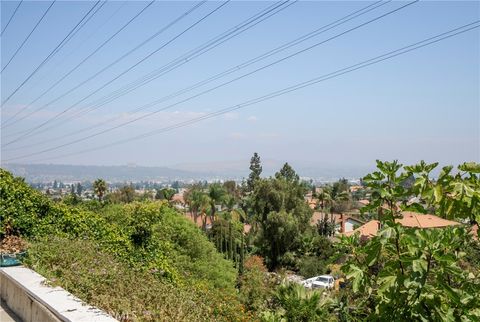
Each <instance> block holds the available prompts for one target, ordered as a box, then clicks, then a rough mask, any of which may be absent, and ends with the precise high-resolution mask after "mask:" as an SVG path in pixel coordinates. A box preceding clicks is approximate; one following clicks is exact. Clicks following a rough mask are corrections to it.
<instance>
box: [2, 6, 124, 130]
mask: <svg viewBox="0 0 480 322" xmlns="http://www.w3.org/2000/svg"><path fill="white" fill-rule="evenodd" d="M107 1H108V0H105V2H107ZM128 1H129V0H124V1H122V4H121V5H120V6H118V7H117V8H116V9H115V11H114V12H112V13H111V14H110V15H109V16H108V18H106V19H102V21H101V23H100V25H98V26H96V27H95V28H94V29H93V30H92V31H91V32H89V33H88V34H87V35H86V36H85V37H83V39H82V41H80V42H79V43H78V44H77V45H76V46H75V47H74V48H72V49H71V50H70V51H69V52H68V54H66V55H64V56H63V57H61V59H60V60H58V61H57V62H55V65H54V66H52V67H53V68H52V69H50V70H49V71H48V72H44V73H43V75H42V76H41V77H37V79H36V82H35V83H34V84H32V85H31V86H30V88H29V89H27V90H26V91H27V92H30V91H31V90H32V89H33V88H37V87H38V86H39V84H44V83H45V81H46V79H47V77H49V76H51V75H53V73H54V71H57V70H59V69H61V68H62V67H63V65H64V64H65V63H66V62H68V59H69V58H70V57H71V56H72V55H73V54H75V53H78V52H79V49H80V48H82V47H84V46H85V43H86V42H87V41H88V40H91V39H92V37H93V35H94V34H96V33H98V32H99V31H100V30H101V29H102V28H103V27H105V25H107V24H108V23H109V22H110V20H112V18H113V17H114V16H115V15H117V14H118V13H119V12H120V11H121V9H123V7H124V6H125V5H126V4H127V2H128ZM110 3H111V2H110ZM30 104H31V103H30ZM28 107H30V106H29V104H28V105H26V106H25V108H23V107H22V109H21V110H22V111H24V110H25V109H26V108H28ZM19 112H20V111H19ZM19 112H17V113H15V115H14V116H11V117H10V119H9V120H6V121H4V122H3V123H2V125H1V128H2V129H3V128H6V127H8V126H10V123H8V124H7V121H9V122H10V121H11V120H12V119H13V118H14V117H16V116H17V115H18V114H20V113H19ZM11 122H12V123H14V124H15V123H16V120H13V121H11Z"/></svg>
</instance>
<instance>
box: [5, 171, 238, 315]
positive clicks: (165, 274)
mask: <svg viewBox="0 0 480 322" xmlns="http://www.w3.org/2000/svg"><path fill="white" fill-rule="evenodd" d="M0 174H1V180H0V194H1V197H2V198H1V200H0V207H1V208H0V209H2V211H1V222H0V226H1V227H2V236H4V235H5V234H7V233H15V234H19V235H22V236H24V237H25V238H28V239H29V240H30V241H31V242H32V244H33V245H35V246H33V248H32V251H31V252H30V258H29V263H31V265H33V266H34V267H35V269H38V270H39V271H41V272H45V273H48V274H47V275H48V276H54V277H56V278H58V279H59V280H61V285H66V287H67V288H68V289H72V290H74V291H75V292H74V293H77V291H78V293H79V295H82V294H84V293H83V292H87V289H90V288H92V287H93V290H91V291H89V292H95V287H94V286H93V285H92V281H91V280H90V278H87V277H85V278H83V279H82V278H80V279H75V278H74V276H73V275H74V273H73V272H71V274H73V275H71V276H70V277H68V276H69V275H68V274H66V273H65V272H63V271H62V270H61V269H60V268H58V267H57V264H54V263H56V262H57V261H58V262H61V261H62V260H63V257H64V256H65V257H66V255H65V254H62V252H61V249H62V248H61V247H59V245H61V244H65V245H70V244H71V243H76V241H81V242H82V243H85V245H87V246H85V247H86V248H87V249H85V254H87V253H88V252H90V253H91V254H92V255H91V256H95V257H99V259H98V260H92V261H91V262H87V263H85V262H84V258H83V255H85V254H83V253H82V252H80V251H75V252H73V248H72V249H71V250H72V252H73V253H71V254H70V255H69V256H71V257H69V258H70V260H71V261H72V262H71V263H69V265H73V266H76V265H79V266H81V265H86V266H85V269H86V270H87V272H89V270H97V269H98V264H99V263H102V262H101V259H102V258H109V259H111V261H114V262H115V263H116V264H115V265H116V266H118V267H120V266H122V270H131V271H133V272H136V273H132V274H133V275H130V276H135V274H137V273H138V274H140V275H141V276H146V275H148V276H149V277H148V278H147V279H146V280H145V281H150V280H151V279H152V278H155V279H156V280H158V281H159V283H161V284H162V285H167V284H168V285H171V286H168V287H167V286H165V290H170V292H177V291H178V289H185V292H190V293H191V297H192V298H197V299H198V298H202V299H203V300H204V301H210V303H209V308H208V310H209V313H210V314H209V316H208V317H204V319H215V320H217V319H218V320H237V319H243V318H242V316H243V314H242V306H241V305H240V303H239V302H238V300H237V299H236V296H235V289H234V287H235V281H236V270H235V269H234V268H233V265H232V263H231V262H230V261H228V260H226V259H224V258H223V257H222V256H221V255H220V254H219V253H218V252H217V251H216V250H215V247H214V245H213V244H212V243H210V242H209V241H208V238H207V237H206V236H205V235H204V234H203V233H202V232H201V231H200V230H199V229H198V228H196V227H195V226H194V225H193V224H192V223H190V222H189V221H188V220H187V219H186V218H185V217H184V216H183V215H180V214H178V213H177V212H176V211H175V210H173V209H172V208H171V207H169V205H168V204H167V203H165V202H143V203H140V202H134V203H130V204H125V205H121V204H111V205H104V206H102V205H101V204H98V203H97V204H95V203H94V204H92V203H86V204H85V205H83V204H82V205H79V206H77V207H72V206H71V205H67V204H64V203H56V202H53V201H51V200H49V199H48V198H47V197H46V196H43V195H42V194H41V193H39V192H37V191H34V190H33V189H32V188H30V187H29V186H28V185H27V184H26V183H25V182H23V180H20V179H17V178H14V177H13V176H12V175H11V174H10V173H8V172H6V171H4V170H1V173H0ZM46 237H52V239H48V240H45V238H46ZM60 239H61V240H63V242H60V241H59V240H60ZM65 240H69V242H65ZM51 243H53V244H51ZM45 245H51V246H52V247H48V248H45V247H44V246H45ZM55 247H57V248H55ZM49 249H50V250H51V253H50V252H49V251H48V250H49ZM80 249H81V248H80ZM66 251H70V249H69V250H66ZM52 261H53V262H52ZM73 262H75V263H73ZM62 263H63V262H62ZM62 267H63V270H66V269H68V267H70V266H68V265H65V266H62ZM103 269H104V270H108V268H107V267H104V268H103ZM108 274H110V273H108ZM112 274H113V273H112ZM92 278H93V279H95V277H92ZM132 278H133V277H132ZM120 280H121V278H118V281H120ZM105 282H108V281H105ZM128 283H131V281H129V280H125V283H121V284H120V285H119V286H118V287H121V288H125V289H129V287H130V286H128ZM85 294H86V293H85ZM142 294H144V295H145V296H146V297H145V298H141V299H138V300H137V301H138V303H140V301H143V302H144V303H145V304H147V303H149V301H150V300H149V298H148V296H150V295H148V293H142ZM163 295H164V296H172V297H174V298H178V299H179V301H180V300H182V297H176V296H175V295H174V294H170V295H168V293H167V294H163ZM139 296H140V295H139ZM87 300H88V298H87ZM184 300H185V301H190V300H189V299H188V298H185V299H184ZM105 301H112V302H114V303H106V302H99V303H100V304H99V305H100V306H101V307H104V308H106V309H109V310H110V305H113V306H115V307H117V308H119V306H118V302H117V301H118V300H117V298H116V297H115V296H112V297H109V298H108V299H105ZM205 303H207V302H205ZM156 305H161V303H158V304H156ZM178 305H180V306H181V305H187V306H189V305H191V304H189V303H183V304H182V303H178ZM128 308H129V307H128V306H126V307H124V308H122V309H121V311H120V312H121V314H126V316H131V315H133V316H137V317H138V318H139V319H140V320H149V319H150V318H149V317H148V316H147V315H148V314H147V315H145V314H141V313H139V312H138V311H129V309H128ZM163 309H165V308H162V310H163ZM170 309H173V307H172V308H170ZM132 310H133V308H132ZM146 311H148V310H146ZM117 313H118V314H120V313H119V312H117ZM187 317H188V315H185V320H188V318H187ZM127 320H128V319H127Z"/></svg>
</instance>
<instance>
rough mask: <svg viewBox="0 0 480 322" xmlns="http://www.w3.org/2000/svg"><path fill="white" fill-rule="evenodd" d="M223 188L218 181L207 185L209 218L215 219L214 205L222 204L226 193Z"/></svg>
mask: <svg viewBox="0 0 480 322" xmlns="http://www.w3.org/2000/svg"><path fill="white" fill-rule="evenodd" d="M226 193H227V192H226V190H225V188H224V187H223V186H222V185H220V184H219V183H213V184H211V185H210V187H208V197H210V220H211V221H212V223H213V222H214V221H215V212H216V208H215V206H216V205H219V204H222V203H223V200H224V198H225V195H226Z"/></svg>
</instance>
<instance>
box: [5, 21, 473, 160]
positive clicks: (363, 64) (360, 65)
mask: <svg viewBox="0 0 480 322" xmlns="http://www.w3.org/2000/svg"><path fill="white" fill-rule="evenodd" d="M479 23H480V20H476V21H474V22H472V23H469V24H466V25H463V26H461V27H458V28H455V29H452V30H449V31H447V32H444V33H441V34H439V35H436V36H433V37H430V38H427V39H424V40H422V41H419V42H417V43H414V44H412V45H408V46H405V47H402V48H400V49H396V50H394V51H391V52H388V53H386V54H383V55H380V56H377V57H374V58H371V59H368V60H365V61H363V62H361V63H357V64H354V65H351V66H349V67H346V68H342V69H339V70H337V71H335V72H332V73H328V74H325V75H322V76H319V77H316V78H313V79H310V80H308V81H305V82H302V83H299V84H296V85H293V86H289V87H286V88H284V89H281V90H279V91H275V92H272V93H269V94H267V95H264V96H261V97H257V98H255V99H251V100H248V101H245V102H243V103H240V104H237V105H234V106H230V107H227V108H224V109H221V110H218V111H216V112H213V113H209V114H206V115H204V116H201V117H197V118H194V119H191V120H189V121H185V122H180V123H177V124H174V125H171V126H168V127H164V128H161V129H157V130H154V131H150V132H147V133H144V134H141V135H137V136H135V137H132V138H127V139H123V140H119V141H116V142H113V143H109V144H105V145H102V146H98V147H95V148H89V149H85V150H82V151H77V152H74V153H69V154H64V155H61V156H57V157H49V158H43V159H40V160H39V161H41V160H50V159H58V158H63V157H68V156H73V155H78V154H83V153H86V152H92V151H96V150H100V149H105V148H109V147H112V146H115V145H119V144H123V143H127V142H130V141H134V140H139V139H142V138H146V137H149V136H153V135H157V134H161V133H164V132H168V131H172V130H174V129H177V128H181V127H185V126H188V125H191V124H194V123H197V122H200V121H203V120H206V119H210V118H214V117H217V116H220V115H223V114H226V113H229V112H232V111H235V110H239V109H242V108H245V107H248V106H251V105H254V104H258V103H260V102H263V101H266V100H270V99H273V98H275V97H278V96H281V95H285V94H287V93H290V92H293V91H297V90H300V89H302V88H305V87H308V86H312V85H314V84H317V83H320V82H323V81H326V80H329V79H333V78H336V77H339V76H342V75H345V74H347V73H351V72H353V71H356V70H359V69H362V68H365V67H368V66H371V65H374V64H377V63H380V62H382V61H385V60H388V59H392V58H394V57H397V56H400V55H403V54H406V53H409V52H411V51H414V50H417V49H420V48H422V47H425V46H428V45H431V44H434V43H437V42H439V41H442V40H445V39H448V38H451V37H454V36H456V35H459V34H462V33H465V32H467V31H470V30H473V29H475V28H479V27H480V24H479ZM54 149H55V148H50V149H46V150H43V151H39V152H34V153H30V154H27V155H23V156H20V157H16V158H11V159H7V160H5V161H6V162H8V161H12V160H17V159H23V158H26V157H29V156H34V155H38V154H42V153H45V152H49V151H52V150H54Z"/></svg>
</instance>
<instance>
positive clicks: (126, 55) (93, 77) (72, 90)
mask: <svg viewBox="0 0 480 322" xmlns="http://www.w3.org/2000/svg"><path fill="white" fill-rule="evenodd" d="M206 2H207V1H206V0H203V1H201V2H199V3H197V4H195V5H194V6H193V7H192V8H190V9H189V10H187V11H186V12H184V13H183V14H181V15H180V16H179V17H177V18H176V19H174V20H173V21H171V22H170V23H169V24H167V25H166V26H164V27H162V28H161V29H160V30H158V31H157V32H155V33H154V34H152V35H151V36H150V37H148V38H147V39H145V40H144V41H142V42H141V43H140V44H138V45H137V46H135V47H134V48H132V49H130V50H129V51H128V52H126V53H125V54H123V55H122V56H120V57H119V58H117V59H116V60H114V61H113V62H111V63H110V64H108V65H107V66H105V67H103V68H102V69H101V70H99V71H98V72H96V73H95V74H93V75H92V76H90V77H88V78H87V79H85V80H84V81H82V82H81V83H80V84H77V85H75V86H74V87H72V88H70V89H69V90H67V91H66V92H64V93H63V94H61V95H60V96H57V97H56V98H55V99H53V100H51V101H49V102H48V103H46V104H44V105H42V106H40V107H38V108H37V109H35V110H33V111H31V112H30V113H28V114H26V115H24V116H23V117H21V118H19V119H17V122H18V121H21V120H23V119H25V118H27V117H29V116H31V115H33V114H35V113H37V112H39V111H41V110H43V109H45V108H46V107H48V106H50V105H51V104H53V103H55V102H57V101H58V100H60V99H62V98H63V97H65V96H67V95H68V94H70V93H72V92H74V91H75V90H77V89H78V88H80V87H81V86H83V85H85V84H86V83H88V82H89V81H91V80H92V79H95V78H96V77H98V76H99V75H100V74H102V73H103V72H105V71H106V70H108V69H109V68H110V67H112V66H114V65H115V64H117V63H118V62H120V61H121V60H123V59H124V58H126V57H128V56H130V55H131V54H132V53H133V52H135V51H136V50H138V49H139V48H141V47H143V46H144V45H146V44H147V43H149V42H150V41H152V40H153V39H155V38H156V37H158V36H159V35H160V34H162V33H163V32H165V31H166V30H168V29H169V28H171V27H172V26H174V25H175V24H176V23H178V22H179V21H180V20H182V19H183V18H185V17H187V16H188V15H189V14H190V13H192V12H193V11H194V10H196V9H198V8H199V7H200V6H201V5H203V4H204V3H206ZM23 133H25V132H23Z"/></svg>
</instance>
